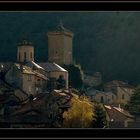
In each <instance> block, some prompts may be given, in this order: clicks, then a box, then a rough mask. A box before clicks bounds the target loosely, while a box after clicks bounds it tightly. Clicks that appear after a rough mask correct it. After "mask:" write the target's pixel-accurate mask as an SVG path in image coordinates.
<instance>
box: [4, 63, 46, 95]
mask: <svg viewBox="0 0 140 140" xmlns="http://www.w3.org/2000/svg"><path fill="white" fill-rule="evenodd" d="M5 80H6V81H8V83H10V84H11V85H12V86H13V87H15V88H20V89H22V90H23V91H24V92H26V93H27V94H28V95H29V94H33V95H36V94H37V93H41V92H44V91H45V89H46V85H47V77H46V76H45V75H43V74H41V73H38V72H37V71H35V70H32V69H31V68H30V67H28V66H25V65H22V64H18V63H15V64H14V65H13V66H12V67H11V68H10V70H9V71H8V72H7V74H6V76H5Z"/></svg>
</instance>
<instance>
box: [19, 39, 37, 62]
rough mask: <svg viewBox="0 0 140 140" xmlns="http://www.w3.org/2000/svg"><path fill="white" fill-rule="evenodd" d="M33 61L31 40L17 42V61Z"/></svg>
mask: <svg viewBox="0 0 140 140" xmlns="http://www.w3.org/2000/svg"><path fill="white" fill-rule="evenodd" d="M29 61H34V47H33V45H32V42H29V41H27V40H23V41H22V42H21V43H19V44H18V50H17V62H21V63H22V62H29Z"/></svg>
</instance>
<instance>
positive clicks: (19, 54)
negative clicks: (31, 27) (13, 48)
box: [18, 52, 20, 61]
mask: <svg viewBox="0 0 140 140" xmlns="http://www.w3.org/2000/svg"><path fill="white" fill-rule="evenodd" d="M18 61H20V52H19V54H18Z"/></svg>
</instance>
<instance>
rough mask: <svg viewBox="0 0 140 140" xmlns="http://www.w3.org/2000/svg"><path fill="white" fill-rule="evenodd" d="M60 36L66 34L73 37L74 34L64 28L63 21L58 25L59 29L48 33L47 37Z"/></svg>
mask: <svg viewBox="0 0 140 140" xmlns="http://www.w3.org/2000/svg"><path fill="white" fill-rule="evenodd" d="M58 34H65V35H67V36H71V37H73V32H72V31H70V30H68V29H66V28H65V27H64V26H63V23H62V21H60V23H59V24H58V25H57V27H56V29H55V30H54V31H52V32H48V33H47V35H58Z"/></svg>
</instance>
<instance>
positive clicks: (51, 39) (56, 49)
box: [47, 22, 73, 65]
mask: <svg viewBox="0 0 140 140" xmlns="http://www.w3.org/2000/svg"><path fill="white" fill-rule="evenodd" d="M47 36H48V61H50V62H55V63H57V64H59V65H63V64H66V65H69V64H72V63H73V60H72V40H73V33H72V32H71V31H70V30H68V29H66V28H64V26H63V24H62V22H60V24H59V25H58V26H57V28H56V30H55V31H52V32H48V34H47Z"/></svg>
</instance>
